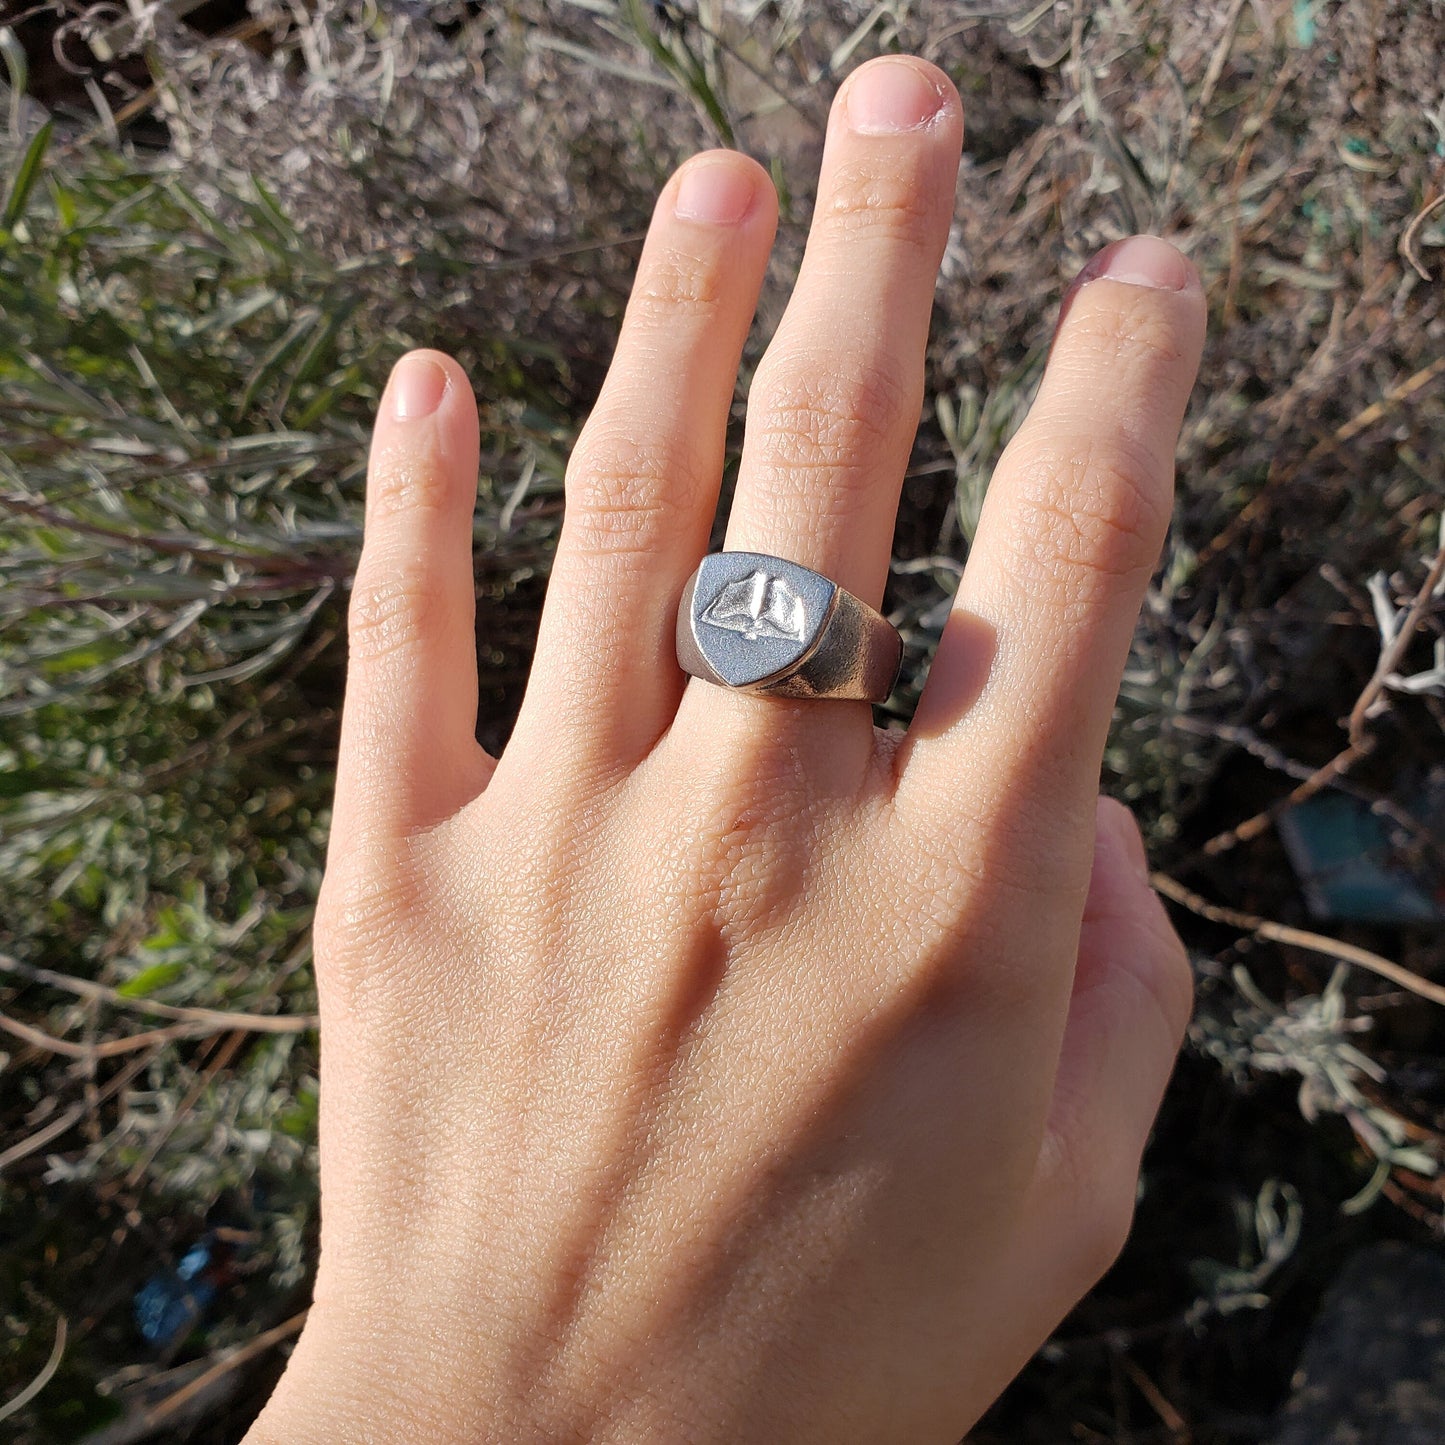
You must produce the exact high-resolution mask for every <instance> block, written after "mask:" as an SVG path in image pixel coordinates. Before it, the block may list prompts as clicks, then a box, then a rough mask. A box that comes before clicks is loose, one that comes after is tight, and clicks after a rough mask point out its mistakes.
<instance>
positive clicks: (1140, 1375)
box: [1119, 1355, 1190, 1442]
mask: <svg viewBox="0 0 1445 1445" xmlns="http://www.w3.org/2000/svg"><path fill="white" fill-rule="evenodd" d="M1119 1362H1120V1364H1122V1365H1123V1366H1124V1373H1125V1374H1127V1375H1128V1376H1129V1378H1130V1379H1131V1380H1133V1382H1134V1384H1135V1385H1136V1386H1137V1387H1138V1390H1139V1393H1140V1394H1141V1395H1143V1397H1144V1398H1145V1399H1146V1400H1147V1401H1148V1402H1149V1406H1150V1408H1151V1409H1152V1410H1153V1411H1154V1413H1155V1414H1156V1415H1157V1416H1158V1417H1159V1419H1160V1420H1161V1421H1162V1422H1163V1425H1164V1428H1165V1429H1166V1430H1168V1432H1169V1434H1170V1436H1171V1437H1172V1438H1173V1439H1174V1440H1177V1441H1180V1442H1187V1441H1188V1440H1189V1438H1190V1432H1189V1422H1188V1421H1187V1420H1186V1419H1185V1418H1184V1416H1183V1415H1181V1414H1180V1413H1179V1411H1178V1410H1176V1409H1175V1408H1174V1406H1173V1405H1172V1404H1170V1402H1169V1399H1168V1397H1167V1396H1166V1395H1165V1394H1164V1391H1163V1390H1161V1389H1160V1388H1159V1386H1158V1385H1156V1384H1155V1383H1154V1381H1153V1380H1151V1379H1150V1378H1149V1376H1148V1375H1146V1374H1145V1373H1144V1370H1143V1369H1142V1367H1141V1366H1140V1365H1138V1364H1137V1363H1136V1362H1135V1361H1134V1360H1131V1359H1130V1358H1129V1356H1128V1355H1120V1356H1119Z"/></svg>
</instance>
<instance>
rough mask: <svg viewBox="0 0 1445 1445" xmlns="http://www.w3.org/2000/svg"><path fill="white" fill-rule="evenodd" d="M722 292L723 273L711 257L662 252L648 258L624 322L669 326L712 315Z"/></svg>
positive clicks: (676, 251)
mask: <svg viewBox="0 0 1445 1445" xmlns="http://www.w3.org/2000/svg"><path fill="white" fill-rule="evenodd" d="M723 293H724V286H723V278H722V273H721V270H720V268H719V266H718V265H717V262H716V260H715V259H714V258H712V257H701V256H694V255H689V254H688V253H687V252H686V251H679V250H676V249H672V248H669V249H665V250H663V251H661V252H660V253H659V254H657V255H656V256H653V257H650V258H649V260H648V264H647V265H646V266H645V267H644V268H643V270H642V273H641V274H640V275H639V276H638V278H637V283H636V285H635V286H634V287H633V288H632V296H631V298H630V299H629V301H628V303H627V319H628V321H629V322H631V323H635V322H641V323H642V324H643V325H644V326H647V327H648V328H649V329H651V328H652V327H653V326H654V325H658V324H660V325H663V326H671V325H674V324H675V323H676V322H677V321H678V319H679V318H680V317H686V316H702V317H704V318H706V317H708V316H711V315H712V314H713V313H714V312H715V311H717V310H718V308H719V305H720V303H721V301H722V298H723Z"/></svg>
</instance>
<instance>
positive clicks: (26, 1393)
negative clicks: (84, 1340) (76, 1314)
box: [0, 1315, 66, 1420]
mask: <svg viewBox="0 0 1445 1445" xmlns="http://www.w3.org/2000/svg"><path fill="white" fill-rule="evenodd" d="M65 1336H66V1325H65V1316H64V1315H61V1316H60V1318H59V1319H58V1320H56V1321H55V1343H54V1345H52V1346H51V1349H50V1358H49V1359H48V1360H46V1362H45V1363H44V1364H43V1365H42V1366H41V1367H40V1373H39V1374H38V1375H36V1377H35V1378H34V1379H33V1380H31V1382H30V1383H29V1384H28V1385H26V1387H25V1388H24V1389H23V1390H21V1392H20V1393H19V1394H18V1395H16V1396H15V1398H14V1399H13V1400H7V1401H6V1402H5V1403H4V1404H3V1405H0V1420H8V1419H9V1418H10V1417H11V1416H12V1415H17V1414H19V1413H20V1411H21V1410H23V1409H24V1408H25V1407H26V1406H27V1405H28V1404H29V1403H30V1402H31V1401H32V1400H33V1399H34V1398H35V1397H36V1396H37V1395H38V1394H39V1393H40V1392H41V1391H42V1390H43V1389H44V1388H45V1387H46V1386H47V1385H48V1384H49V1383H50V1381H51V1380H52V1379H53V1378H54V1375H55V1372H56V1371H57V1370H58V1369H59V1368H60V1362H61V1360H62V1359H64V1357H65Z"/></svg>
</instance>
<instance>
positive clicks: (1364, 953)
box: [1149, 873, 1445, 1005]
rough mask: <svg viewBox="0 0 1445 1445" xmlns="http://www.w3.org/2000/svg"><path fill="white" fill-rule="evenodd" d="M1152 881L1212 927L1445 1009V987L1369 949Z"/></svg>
mask: <svg viewBox="0 0 1445 1445" xmlns="http://www.w3.org/2000/svg"><path fill="white" fill-rule="evenodd" d="M1149 881H1150V882H1151V883H1152V884H1153V885H1154V887H1155V888H1156V889H1157V890H1158V891H1159V892H1160V893H1162V894H1163V895H1164V896H1165V897H1166V898H1169V899H1172V900H1173V901H1174V902H1175V903H1178V904H1180V905H1182V906H1183V907H1185V908H1187V909H1188V910H1189V911H1190V912H1191V913H1195V914H1198V915H1199V917H1200V918H1207V919H1208V920H1209V921H1210V922H1211V923H1223V924H1226V925H1228V926H1229V927H1230V928H1239V929H1242V930H1243V931H1244V932H1246V933H1252V934H1253V935H1254V936H1255V937H1256V938H1265V939H1268V940H1269V941H1270V942H1272V943H1287V944H1290V945H1292V946H1293V947H1295V948H1304V949H1308V950H1309V951H1310V952H1311V953H1322V954H1324V955H1325V956H1326V957H1327V958H1337V959H1339V960H1340V961H1341V962H1342V963H1352V964H1355V965H1356V966H1357V967H1359V968H1364V969H1368V970H1369V971H1370V972H1371V973H1374V974H1378V975H1379V976H1380V977H1381V978H1387V979H1389V980H1390V982H1391V983H1396V984H1399V986H1400V987H1401V988H1404V989H1408V990H1409V991H1410V992H1411V993H1414V994H1418V995H1419V996H1420V997H1421V998H1426V999H1429V1000H1430V1002H1431V1003H1438V1004H1441V1005H1445V987H1442V986H1441V985H1440V984H1438V983H1431V982H1430V980H1429V979H1425V978H1421V977H1420V975H1419V974H1418V973H1413V972H1411V970H1410V969H1408V968H1404V967H1402V966H1401V965H1400V964H1398V963H1394V962H1392V961H1391V960H1390V959H1388V958H1382V957H1381V956H1380V955H1379V954H1378V953H1371V952H1370V951H1369V949H1367V948H1359V947H1357V946H1356V945H1355V944H1353V943H1345V942H1343V941H1342V940H1340V939H1338V938H1330V937H1328V936H1327V935H1326V934H1323V933H1311V932H1310V931H1309V930H1308V929H1304V928H1292V927H1291V926H1290V925H1289V924H1287V923H1274V922H1272V921H1271V920H1270V919H1268V918H1260V917H1259V916H1258V915H1257V914H1254V913H1245V912H1243V911H1241V910H1240V909H1238V908H1225V907H1222V906H1221V905H1220V904H1217V903H1211V902H1210V901H1209V900H1208V899H1207V898H1205V897H1204V896H1203V895H1202V894H1199V893H1195V892H1194V891H1193V890H1192V889H1189V888H1186V887H1185V886H1184V885H1183V884H1182V883H1180V882H1178V881H1177V880H1176V879H1174V878H1171V877H1170V876H1169V875H1168V874H1167V873H1153V874H1151V875H1150V878H1149Z"/></svg>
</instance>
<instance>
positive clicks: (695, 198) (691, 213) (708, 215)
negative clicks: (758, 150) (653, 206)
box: [673, 156, 758, 226]
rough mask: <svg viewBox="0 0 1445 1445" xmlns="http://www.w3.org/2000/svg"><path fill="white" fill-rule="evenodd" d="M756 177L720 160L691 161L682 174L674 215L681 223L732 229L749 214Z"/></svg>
mask: <svg viewBox="0 0 1445 1445" xmlns="http://www.w3.org/2000/svg"><path fill="white" fill-rule="evenodd" d="M757 192H758V183H757V176H756V174H755V173H754V171H753V170H752V169H751V168H750V167H744V166H740V165H738V164H737V163H736V162H735V161H731V160H727V159H725V158H723V157H721V156H719V157H717V158H715V159H709V160H699V161H694V162H693V163H692V164H691V165H689V166H688V167H687V168H686V169H685V170H684V171H683V173H682V180H681V182H680V183H679V184H678V187H677V201H676V202H675V204H674V205H673V211H674V213H675V214H676V215H678V216H680V217H681V218H682V219H683V220H684V221H708V222H710V223H711V224H713V225H715V226H733V225H736V224H737V223H738V222H739V221H741V220H742V218H743V217H744V216H746V215H747V213H748V212H749V211H750V210H752V207H753V198H754V197H755V196H756V195H757Z"/></svg>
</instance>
